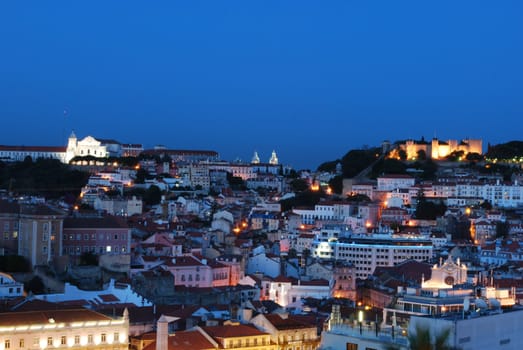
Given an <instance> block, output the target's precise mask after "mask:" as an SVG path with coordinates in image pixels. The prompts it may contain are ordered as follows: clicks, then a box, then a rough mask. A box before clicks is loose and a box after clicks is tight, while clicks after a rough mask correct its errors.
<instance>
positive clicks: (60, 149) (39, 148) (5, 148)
mask: <svg viewBox="0 0 523 350" xmlns="http://www.w3.org/2000/svg"><path fill="white" fill-rule="evenodd" d="M66 150H67V147H62V146H6V145H0V151H19V152H65V151H66Z"/></svg>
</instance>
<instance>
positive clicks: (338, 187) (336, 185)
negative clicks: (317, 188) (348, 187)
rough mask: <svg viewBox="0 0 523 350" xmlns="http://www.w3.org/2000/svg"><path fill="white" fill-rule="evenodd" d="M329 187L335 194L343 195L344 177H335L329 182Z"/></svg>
mask: <svg viewBox="0 0 523 350" xmlns="http://www.w3.org/2000/svg"><path fill="white" fill-rule="evenodd" d="M329 187H330V188H331V190H332V192H333V193H336V194H341V193H342V192H343V176H341V175H338V176H334V177H333V178H332V179H330V180H329Z"/></svg>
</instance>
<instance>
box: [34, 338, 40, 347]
mask: <svg viewBox="0 0 523 350" xmlns="http://www.w3.org/2000/svg"><path fill="white" fill-rule="evenodd" d="M33 346H40V338H33Z"/></svg>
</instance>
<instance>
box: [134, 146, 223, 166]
mask: <svg viewBox="0 0 523 350" xmlns="http://www.w3.org/2000/svg"><path fill="white" fill-rule="evenodd" d="M141 154H142V155H146V156H159V157H163V156H168V157H170V158H171V160H172V161H173V162H175V163H179V162H186V163H199V162H216V161H218V160H219V155H218V152H215V151H206V150H175V149H167V148H165V147H163V146H157V147H155V148H154V149H148V150H144V151H143V152H142V153H141Z"/></svg>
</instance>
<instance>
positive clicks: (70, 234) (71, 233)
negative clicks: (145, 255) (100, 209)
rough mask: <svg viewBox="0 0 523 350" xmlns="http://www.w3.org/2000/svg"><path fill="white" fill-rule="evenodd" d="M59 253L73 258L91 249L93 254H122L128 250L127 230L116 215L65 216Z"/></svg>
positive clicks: (76, 259)
mask: <svg viewBox="0 0 523 350" xmlns="http://www.w3.org/2000/svg"><path fill="white" fill-rule="evenodd" d="M63 225H64V235H63V247H62V248H63V254H64V255H68V256H69V257H70V259H71V260H72V261H73V262H78V261H79V260H80V256H81V255H82V254H84V253H87V252H91V253H94V254H97V255H125V256H129V254H130V251H131V230H130V228H129V226H128V225H127V224H126V223H125V222H124V221H123V220H122V218H120V217H117V216H111V215H105V216H94V217H68V218H66V219H65V220H64V224H63Z"/></svg>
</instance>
